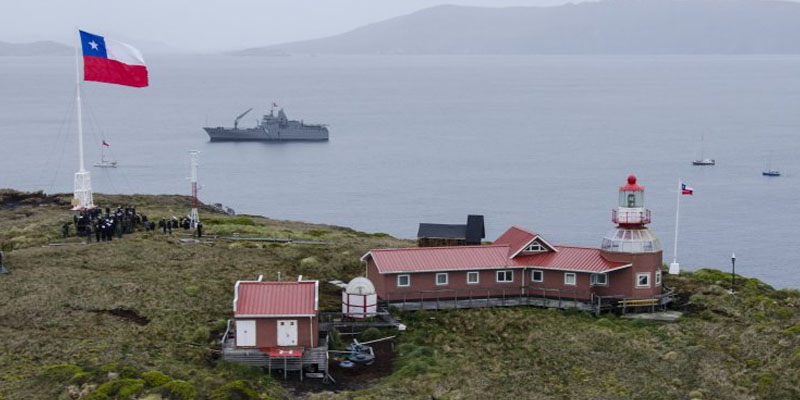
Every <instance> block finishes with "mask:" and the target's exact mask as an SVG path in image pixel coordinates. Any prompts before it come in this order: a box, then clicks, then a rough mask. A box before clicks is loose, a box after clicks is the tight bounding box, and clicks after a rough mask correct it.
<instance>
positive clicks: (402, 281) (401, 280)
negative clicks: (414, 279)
mask: <svg viewBox="0 0 800 400" xmlns="http://www.w3.org/2000/svg"><path fill="white" fill-rule="evenodd" d="M408 286H411V275H397V287H408Z"/></svg>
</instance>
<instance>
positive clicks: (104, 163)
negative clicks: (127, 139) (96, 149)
mask: <svg viewBox="0 0 800 400" xmlns="http://www.w3.org/2000/svg"><path fill="white" fill-rule="evenodd" d="M108 146H110V145H109V144H108V142H106V141H105V140H103V142H102V143H100V161H98V162H96V163H94V166H95V167H97V168H117V161H116V160H106V152H105V148H106V147H108Z"/></svg>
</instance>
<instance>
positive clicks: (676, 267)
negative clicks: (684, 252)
mask: <svg viewBox="0 0 800 400" xmlns="http://www.w3.org/2000/svg"><path fill="white" fill-rule="evenodd" d="M681 182H682V179H681V178H678V195H677V201H676V206H675V242H674V243H673V252H672V263H671V264H670V265H669V273H670V275H678V274H680V272H681V267H680V264H678V223H679V222H680V212H681Z"/></svg>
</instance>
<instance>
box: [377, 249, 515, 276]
mask: <svg viewBox="0 0 800 400" xmlns="http://www.w3.org/2000/svg"><path fill="white" fill-rule="evenodd" d="M369 256H371V257H372V259H373V260H375V265H376V266H377V267H378V272H379V273H381V274H386V273H396V272H424V271H440V270H449V271H453V270H464V269H485V268H502V267H504V266H505V265H506V264H507V263H508V246H495V245H490V246H456V247H409V248H404V249H378V250H370V252H369V253H367V254H366V255H364V257H363V258H362V259H366V258H367V257H369Z"/></svg>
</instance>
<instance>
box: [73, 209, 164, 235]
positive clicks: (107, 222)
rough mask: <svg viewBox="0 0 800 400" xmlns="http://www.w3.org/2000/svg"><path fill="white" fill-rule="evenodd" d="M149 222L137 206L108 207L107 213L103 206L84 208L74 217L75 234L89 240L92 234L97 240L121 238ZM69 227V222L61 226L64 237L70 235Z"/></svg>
mask: <svg viewBox="0 0 800 400" xmlns="http://www.w3.org/2000/svg"><path fill="white" fill-rule="evenodd" d="M147 222H148V221H147V216H146V215H142V214H138V213H137V212H136V207H135V206H128V207H121V206H120V207H117V209H116V210H111V208H110V207H106V208H105V213H104V212H103V208H102V207H97V208H92V209H90V210H82V211H80V212H79V213H78V214H76V215H74V216H73V217H72V223H73V224H74V225H75V234H76V235H78V236H85V237H86V240H87V241H89V242H91V241H92V236H94V237H95V240H96V241H97V242H101V241H102V242H106V241H111V240H113V239H114V237H115V236H116V237H117V238H118V239H121V238H122V235H124V234H129V233H133V232H134V231H135V229H136V227H137V226H144V224H145V223H147ZM69 228H70V224H69V223H68V222H67V223H65V224H64V225H63V226H62V227H61V233H62V235H63V237H65V238H66V237H68V236H69Z"/></svg>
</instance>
